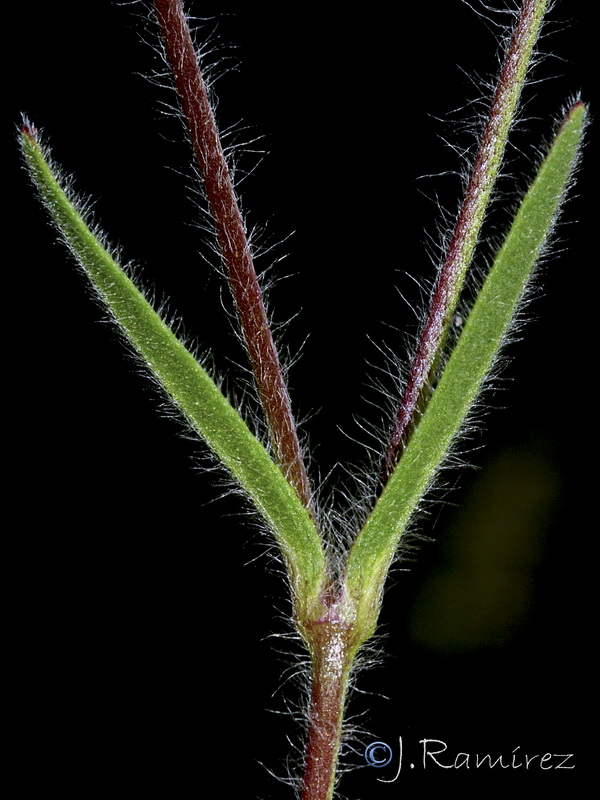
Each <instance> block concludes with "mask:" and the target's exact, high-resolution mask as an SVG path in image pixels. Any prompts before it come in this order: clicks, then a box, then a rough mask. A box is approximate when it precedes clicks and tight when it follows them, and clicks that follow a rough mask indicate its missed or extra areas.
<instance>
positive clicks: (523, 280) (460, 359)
mask: <svg viewBox="0 0 600 800" xmlns="http://www.w3.org/2000/svg"><path fill="white" fill-rule="evenodd" d="M585 119H586V109H585V106H584V105H583V104H582V103H576V104H575V105H574V106H573V107H572V108H571V109H570V111H569V112H568V114H567V116H566V117H565V120H564V121H563V124H562V126H561V128H560V130H559V132H558V134H557V135H556V138H555V140H554V142H553V144H552V146H551V148H550V151H549V153H548V155H547V156H546V158H545V160H544V162H543V163H542V165H541V167H540V169H539V171H538V174H537V176H536V178H535V181H534V182H533V184H532V185H531V187H530V189H529V191H528V192H527V194H526V195H525V198H524V199H523V202H522V204H521V206H520V208H519V210H518V212H517V214H516V217H515V219H514V221H513V224H512V226H511V229H510V231H509V233H508V236H507V238H506V240H505V242H504V244H503V246H502V248H501V249H500V251H499V253H498V255H497V257H496V260H495V262H494V265H493V266H492V269H491V271H490V273H489V275H488V277H487V279H486V281H485V284H484V286H483V288H482V290H481V292H480V294H479V296H478V297H477V300H476V302H475V304H474V306H473V309H472V311H471V313H470V315H469V317H468V319H467V321H466V323H465V326H464V329H463V332H462V334H461V336H460V338H459V340H458V342H457V344H456V347H455V349H454V351H453V353H452V355H451V357H450V359H449V361H448V364H447V366H446V368H445V370H444V373H443V375H442V377H441V379H440V382H439V384H438V386H437V388H436V390H435V391H434V393H433V396H432V398H431V400H430V402H429V405H428V407H427V410H426V411H425V414H424V415H423V418H422V419H421V422H420V423H419V425H418V427H417V428H416V430H415V432H414V434H413V436H412V438H411V439H410V441H409V444H408V446H407V448H406V450H405V452H404V454H403V456H402V458H401V459H400V461H399V463H398V466H397V467H396V469H395V471H394V473H393V474H392V476H391V478H390V480H389V482H388V484H387V485H386V488H385V489H384V491H383V493H382V495H381V497H380V498H379V500H378V502H377V504H376V505H375V508H374V509H373V511H372V513H371V514H370V516H369V518H368V519H367V522H366V524H365V526H364V527H363V529H362V531H361V532H360V534H359V535H358V537H357V539H356V541H355V543H354V545H353V547H352V550H351V552H350V555H349V558H348V565H347V582H348V583H347V586H348V589H349V592H350V594H351V595H352V596H353V597H355V598H357V600H358V603H359V619H360V623H359V624H360V625H361V627H363V628H364V630H365V633H366V632H367V630H368V631H369V632H370V631H371V630H372V629H373V627H374V625H375V623H376V621H377V614H378V609H379V602H380V597H381V592H382V590H383V585H384V582H385V578H386V575H387V572H388V569H389V566H390V563H391V561H392V559H393V558H394V555H395V553H396V550H397V548H398V544H399V542H400V539H401V538H402V535H403V534H404V532H405V531H406V528H407V525H408V524H409V522H410V520H411V517H412V515H413V513H414V511H415V509H416V508H417V507H418V505H419V503H420V501H421V499H422V498H423V495H424V494H425V493H426V491H427V490H428V489H429V488H430V486H431V484H432V482H433V480H434V478H435V475H436V473H437V471H438V469H439V467H440V464H441V463H442V462H443V460H444V458H445V456H446V455H447V454H448V451H449V449H450V448H451V447H452V444H453V442H454V440H455V438H456V436H457V434H458V433H459V432H460V430H461V427H462V426H463V423H464V421H465V418H466V417H467V415H468V413H469V410H470V408H471V407H472V405H473V402H474V401H475V399H476V398H477V396H478V394H479V392H480V390H481V388H482V385H483V384H484V382H485V380H486V377H487V376H488V375H489V374H490V370H491V369H492V367H493V364H494V361H495V359H496V357H497V354H498V352H499V350H500V348H501V346H502V343H503V341H504V339H505V337H506V333H507V331H508V329H509V328H510V325H511V321H512V320H513V318H514V315H515V312H516V311H517V309H518V306H519V301H520V300H521V298H522V296H523V292H524V290H525V288H526V286H527V283H528V281H529V279H530V276H531V274H532V272H533V270H534V267H535V265H536V263H537V261H538V259H539V256H540V253H541V252H542V250H543V248H544V245H545V243H546V241H547V238H548V235H549V233H550V231H551V229H552V227H553V224H554V222H555V220H556V217H557V214H558V211H559V207H560V202H561V200H562V198H563V196H564V194H565V191H566V189H567V187H568V184H569V179H570V176H571V174H572V171H573V168H574V165H575V164H576V161H577V156H578V152H579V146H580V142H581V137H582V134H583V129H584V127H585Z"/></svg>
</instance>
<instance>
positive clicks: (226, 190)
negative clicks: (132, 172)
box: [153, 0, 312, 509]
mask: <svg viewBox="0 0 600 800" xmlns="http://www.w3.org/2000/svg"><path fill="white" fill-rule="evenodd" d="M153 1H154V8H155V11H156V16H157V19H158V22H159V24H160V28H161V33H162V39H163V43H164V48H165V53H166V57H167V60H168V62H169V64H170V66H171V69H172V72H173V77H174V81H175V86H176V89H177V92H178V94H179V98H180V101H181V107H182V111H183V115H184V117H185V121H186V125H187V129H188V133H189V136H190V139H191V143H192V146H193V149H194V154H195V157H196V160H197V163H198V168H199V171H200V176H201V178H202V181H203V184H204V190H205V193H206V198H207V201H208V207H209V211H210V214H211V217H212V220H213V223H214V226H215V231H216V235H217V240H218V242H219V247H220V249H221V253H222V257H223V261H224V264H225V267H226V270H227V274H228V277H229V285H230V288H231V292H232V294H233V297H234V301H235V305H236V310H237V314H238V319H239V322H240V326H241V329H242V333H243V336H244V340H245V343H246V348H247V350H248V355H249V358H250V362H251V364H252V369H253V372H254V379H255V381H256V385H257V388H258V394H259V397H260V401H261V404H262V407H263V410H264V413H265V417H266V420H267V425H268V429H269V434H270V437H271V443H272V445H273V449H274V452H275V457H276V460H277V462H278V464H279V466H280V467H281V469H282V471H283V472H284V474H285V476H286V477H287V478H288V480H289V481H290V483H291V484H292V486H293V487H294V488H295V490H296V492H297V493H298V495H299V497H300V499H301V500H302V502H303V503H304V505H305V506H306V507H307V508H308V509H311V508H312V492H311V487H310V483H309V479H308V475H307V473H306V468H305V466H304V461H303V458H302V452H301V448H300V444H299V441H298V434H297V430H296V425H295V422H294V418H293V414H292V409H291V402H290V398H289V393H288V389H287V386H286V383H285V379H284V376H283V371H282V369H281V365H280V362H279V357H278V354H277V350H276V348H275V343H274V341H273V336H272V333H271V329H270V326H269V323H268V319H267V314H266V310H265V306H264V302H263V296H262V292H261V288H260V284H259V281H258V277H257V275H256V271H255V269H254V263H253V259H252V254H251V252H250V246H249V244H248V239H247V236H246V230H245V226H244V222H243V220H242V216H241V213H240V209H239V206H238V202H237V199H236V196H235V192H234V188H233V182H232V179H231V175H230V173H229V168H228V166H227V162H226V160H225V156H224V154H223V149H222V147H221V142H220V139H219V134H218V131H217V125H216V122H215V118H214V114H213V110H212V107H211V104H210V101H209V98H208V92H207V90H206V85H205V83H204V79H203V76H202V72H201V70H200V66H199V64H198V58H197V55H196V51H195V48H194V45H193V43H192V39H191V36H190V31H189V28H188V25H187V20H186V17H185V13H184V11H183V7H182V4H181V0H153Z"/></svg>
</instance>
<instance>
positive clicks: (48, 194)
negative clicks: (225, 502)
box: [21, 126, 325, 603]
mask: <svg viewBox="0 0 600 800" xmlns="http://www.w3.org/2000/svg"><path fill="white" fill-rule="evenodd" d="M21 143H22V149H23V154H24V156H25V162H26V164H27V166H28V168H29V172H30V174H31V177H32V179H33V181H34V183H35V185H36V186H37V189H38V191H39V193H40V195H41V198H42V200H43V202H44V204H45V205H46V207H47V209H48V211H49V212H50V214H51V216H52V218H53V221H54V222H55V224H56V226H57V227H58V229H59V230H60V232H61V234H62V236H63V238H64V239H65V241H66V243H67V244H68V246H69V248H70V249H71V251H72V253H73V254H74V255H75V257H76V258H77V260H78V261H79V263H80V264H81V266H82V267H83V269H84V270H85V272H86V273H87V275H88V276H89V278H90V280H91V281H92V283H93V285H94V286H95V288H96V290H97V292H98V293H99V295H100V296H101V298H102V299H103V300H104V302H105V303H106V305H107V307H108V309H109V310H110V312H111V314H112V316H113V317H114V319H115V321H116V323H117V324H118V326H119V328H120V329H121V330H122V331H123V333H124V334H125V336H126V337H127V339H128V340H129V342H130V343H131V344H132V345H133V347H134V348H135V350H136V351H137V353H138V354H139V356H140V358H141V359H142V361H143V362H144V363H145V365H146V366H147V367H148V369H149V370H150V372H151V373H152V374H153V375H154V376H155V377H156V378H157V379H158V381H159V383H160V384H161V386H162V387H163V388H164V390H165V391H166V392H167V393H168V395H169V396H170V397H171V398H172V399H173V401H174V402H175V404H176V405H177V406H178V408H179V409H180V410H181V412H182V413H183V415H184V416H185V418H186V419H187V420H188V422H189V424H190V425H191V426H192V428H194V430H195V431H196V432H197V433H198V434H199V436H200V437H201V438H202V439H203V440H204V441H205V442H206V443H207V444H208V446H209V447H210V448H211V450H212V451H213V452H214V453H215V455H216V456H217V458H218V459H219V460H220V461H221V462H222V463H223V464H224V465H225V466H226V467H227V469H228V470H229V472H230V473H231V474H232V475H233V477H234V478H235V479H236V481H237V482H238V483H239V485H240V487H241V488H242V490H243V491H244V493H245V494H246V495H247V496H248V497H249V498H250V499H251V500H252V502H253V503H254V505H255V506H256V508H257V509H258V510H259V512H260V513H261V515H262V516H263V518H264V519H265V520H266V522H267V523H268V525H269V527H270V528H271V530H272V532H273V533H274V535H275V537H276V538H277V541H278V543H279V545H280V547H281V550H282V552H283V555H284V558H285V561H286V564H287V567H288V570H289V572H290V579H291V583H292V589H293V591H294V594H295V596H296V600H297V602H298V601H299V602H301V603H310V602H311V601H312V600H313V599H315V598H316V597H318V595H319V592H320V590H321V588H322V585H323V582H324V580H325V558H324V553H323V547H322V544H321V540H320V538H319V534H318V532H317V530H316V528H315V526H314V523H313V521H312V520H311V518H310V516H309V513H308V511H307V510H306V508H305V507H304V506H303V505H302V503H301V501H300V499H299V497H298V494H297V493H296V491H295V490H294V489H293V487H292V486H291V484H290V483H289V482H288V481H287V480H286V478H285V477H284V475H283V473H282V472H281V470H280V469H279V467H278V466H276V465H275V463H274V462H273V460H272V459H271V457H270V455H269V454H268V452H267V450H266V449H265V448H264V447H263V445H262V444H261V443H260V442H259V441H258V439H256V437H255V436H254V434H253V433H252V432H251V431H250V429H249V428H248V427H247V425H246V423H245V422H244V421H243V419H242V418H241V417H240V415H239V413H238V412H237V410H236V409H235V408H233V406H232V405H231V404H230V403H229V401H228V400H227V398H226V397H225V396H224V395H223V393H222V392H221V390H220V389H219V387H218V386H217V385H216V384H215V382H214V381H213V379H212V378H211V377H210V376H209V375H208V373H207V372H206V371H205V370H204V369H203V368H202V366H201V365H200V364H199V363H198V361H197V360H196V358H195V357H194V356H193V355H192V354H191V353H190V352H189V351H188V350H187V349H186V347H185V346H184V345H183V344H182V343H181V342H180V341H179V339H177V337H176V336H175V335H174V333H173V332H172V330H171V329H170V328H169V327H168V326H167V325H166V323H165V322H164V321H163V320H162V319H161V318H160V316H159V315H158V314H157V313H156V311H155V310H154V309H153V308H152V306H151V305H150V303H149V302H148V301H147V300H146V298H145V297H144V296H143V294H142V293H141V292H140V291H139V289H138V288H137V287H136V286H135V284H134V283H133V282H132V280H131V279H130V278H129V277H128V275H127V274H126V273H125V271H124V270H123V269H122V267H120V266H119V264H117V262H116V261H115V260H114V258H113V257H112V256H111V254H110V253H109V252H108V250H107V249H106V248H105V247H104V245H103V244H102V243H101V242H100V241H99V239H98V237H97V235H96V234H95V233H94V232H93V231H92V230H91V229H90V227H89V226H88V225H87V224H86V222H85V220H84V218H83V216H82V214H81V213H80V212H79V211H78V209H77V207H76V205H75V203H74V201H73V199H72V197H71V196H70V194H69V193H68V192H67V191H66V190H65V189H64V188H63V185H61V182H60V181H59V178H58V172H57V170H56V169H55V168H54V167H53V165H52V163H51V160H50V158H49V156H48V154H47V153H46V151H45V149H44V148H43V147H42V146H41V145H40V142H39V137H38V135H37V133H36V132H35V131H34V130H33V129H32V128H31V127H30V126H25V127H24V128H23V130H22V133H21ZM63 184H64V182H63Z"/></svg>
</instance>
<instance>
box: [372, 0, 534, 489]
mask: <svg viewBox="0 0 600 800" xmlns="http://www.w3.org/2000/svg"><path fill="white" fill-rule="evenodd" d="M547 4H548V3H547V0H524V2H523V4H522V6H521V11H520V12H519V17H518V20H517V23H516V25H515V28H514V31H513V34H512V38H511V40H510V44H509V46H508V48H507V51H506V55H505V57H504V63H503V65H502V69H501V71H500V77H499V79H498V84H497V87H496V91H495V93H494V97H493V100H492V104H491V107H490V111H489V114H488V117H487V121H486V123H485V127H484V129H483V133H482V136H481V142H480V144H479V149H478V151H477V155H476V156H475V161H474V162H473V166H472V169H471V174H470V177H469V182H468V184H467V189H466V192H465V196H464V200H463V202H462V205H461V207H460V210H459V213H458V218H457V220H456V224H455V227H454V231H453V233H452V236H451V239H450V243H449V245H448V249H447V252H446V256H445V259H444V262H443V264H442V267H441V269H440V272H439V275H438V279H437V284H436V287H435V290H434V292H433V296H432V298H431V305H430V307H429V312H428V316H427V319H426V320H425V324H424V326H423V328H422V330H421V334H420V337H419V341H418V344H417V348H416V351H415V354H414V357H413V361H412V364H411V368H410V373H409V378H408V381H407V384H406V388H405V390H404V395H403V397H402V402H401V404H400V410H399V412H398V417H397V419H396V423H395V426H394V429H393V431H392V435H391V438H390V442H389V446H388V449H387V452H386V455H385V463H384V476H383V477H384V483H385V481H387V479H388V478H389V476H390V475H391V473H392V471H393V469H394V466H395V465H396V463H397V461H398V459H399V457H400V455H401V452H402V450H403V448H404V446H405V445H406V443H407V441H408V438H409V436H410V434H411V431H412V429H414V426H415V425H416V424H417V423H418V419H417V417H418V416H419V412H420V410H422V408H423V406H424V405H425V403H426V400H427V397H428V394H429V392H430V390H431V385H432V384H433V382H434V381H435V378H436V375H435V372H436V370H437V367H438V366H439V362H440V359H441V351H442V348H443V346H444V342H445V339H446V335H447V332H448V328H449V325H450V322H451V320H452V317H453V315H454V312H455V310H456V305H457V303H458V299H459V295H460V291H461V287H462V285H463V282H464V278H465V275H466V272H467V270H468V267H469V264H470V263H471V259H472V257H473V252H474V250H475V247H476V245H477V241H478V238H479V234H480V231H481V226H482V224H483V221H484V218H485V214H486V211H487V208H488V205H489V201H490V197H491V193H492V190H493V187H494V184H495V182H496V179H497V177H498V173H499V170H500V166H501V163H502V158H503V155H504V150H505V147H506V141H507V139H508V134H509V132H510V129H511V126H512V124H513V121H514V117H515V113H516V110H517V106H518V103H519V98H520V96H521V91H522V88H523V85H524V82H525V78H526V75H527V70H528V67H529V65H530V63H531V57H532V53H533V48H534V46H535V43H536V41H537V37H538V34H539V31H540V27H541V24H542V19H543V16H544V12H545V11H546V7H547Z"/></svg>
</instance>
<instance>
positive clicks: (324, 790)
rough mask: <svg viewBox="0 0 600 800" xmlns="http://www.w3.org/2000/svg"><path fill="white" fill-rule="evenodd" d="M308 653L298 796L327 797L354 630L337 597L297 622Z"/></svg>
mask: <svg viewBox="0 0 600 800" xmlns="http://www.w3.org/2000/svg"><path fill="white" fill-rule="evenodd" d="M302 628H303V634H304V636H305V639H306V641H307V644H308V647H309V650H310V655H311V665H312V673H311V698H310V706H309V712H308V736H307V742H306V756H305V766H304V776H303V781H302V794H301V800H331V798H332V797H333V791H334V788H335V779H336V768H337V760H338V753H339V748H340V740H341V734H342V722H343V719H344V709H345V701H346V694H347V688H348V680H349V676H350V669H351V667H352V662H353V660H354V656H355V654H356V651H357V649H358V647H357V644H356V631H355V628H354V626H353V624H352V622H348V621H346V619H345V615H344V613H343V606H342V603H341V602H337V603H333V604H332V605H331V606H330V608H329V609H328V611H327V612H326V613H325V614H324V616H323V617H322V618H321V619H319V620H317V621H316V622H312V623H309V624H308V625H306V626H302Z"/></svg>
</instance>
